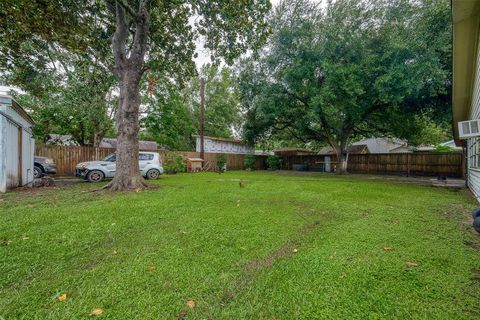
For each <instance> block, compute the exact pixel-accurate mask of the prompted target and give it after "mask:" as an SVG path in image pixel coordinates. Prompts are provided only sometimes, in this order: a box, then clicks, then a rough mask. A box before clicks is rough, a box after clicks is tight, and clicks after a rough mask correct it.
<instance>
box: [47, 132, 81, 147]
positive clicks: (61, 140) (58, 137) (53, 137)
mask: <svg viewBox="0 0 480 320" xmlns="http://www.w3.org/2000/svg"><path fill="white" fill-rule="evenodd" d="M45 143H46V144H54V145H61V146H78V145H79V144H78V142H77V141H75V139H73V137H72V136H71V135H69V134H56V133H49V134H47V135H46V136H45Z"/></svg>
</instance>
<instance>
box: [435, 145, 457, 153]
mask: <svg viewBox="0 0 480 320" xmlns="http://www.w3.org/2000/svg"><path fill="white" fill-rule="evenodd" d="M433 152H455V149H453V148H452V147H449V146H441V145H436V146H435V148H434V149H433Z"/></svg>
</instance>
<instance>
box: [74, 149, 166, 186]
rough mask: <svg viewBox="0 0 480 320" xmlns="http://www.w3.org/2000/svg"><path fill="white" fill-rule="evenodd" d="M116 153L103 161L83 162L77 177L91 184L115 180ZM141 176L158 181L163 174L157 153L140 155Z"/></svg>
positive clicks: (77, 167)
mask: <svg viewBox="0 0 480 320" xmlns="http://www.w3.org/2000/svg"><path fill="white" fill-rule="evenodd" d="M116 160H117V156H116V154H115V153H113V154H111V155H109V156H107V157H106V158H105V159H103V160H101V161H88V162H81V163H79V164H77V166H76V167H75V175H76V176H77V177H82V178H84V179H86V180H88V181H90V182H97V181H102V180H103V179H105V178H113V176H114V175H115V171H116V169H117V165H116ZM138 166H139V168H140V174H141V175H142V176H144V177H145V178H146V179H157V178H158V177H159V176H160V175H161V174H163V167H162V162H161V160H160V155H159V154H158V153H157V152H140V154H139V155H138Z"/></svg>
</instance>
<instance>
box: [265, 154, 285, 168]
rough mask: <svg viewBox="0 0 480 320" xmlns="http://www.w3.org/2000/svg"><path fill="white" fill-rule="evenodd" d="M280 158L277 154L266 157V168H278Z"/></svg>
mask: <svg viewBox="0 0 480 320" xmlns="http://www.w3.org/2000/svg"><path fill="white" fill-rule="evenodd" d="M281 164H282V160H281V159H280V157H278V156H268V157H267V168H268V169H271V170H278V169H280V167H281Z"/></svg>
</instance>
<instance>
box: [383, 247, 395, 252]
mask: <svg viewBox="0 0 480 320" xmlns="http://www.w3.org/2000/svg"><path fill="white" fill-rule="evenodd" d="M383 250H385V251H392V250H394V249H393V247H383Z"/></svg>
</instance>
